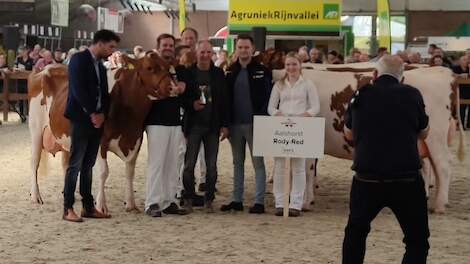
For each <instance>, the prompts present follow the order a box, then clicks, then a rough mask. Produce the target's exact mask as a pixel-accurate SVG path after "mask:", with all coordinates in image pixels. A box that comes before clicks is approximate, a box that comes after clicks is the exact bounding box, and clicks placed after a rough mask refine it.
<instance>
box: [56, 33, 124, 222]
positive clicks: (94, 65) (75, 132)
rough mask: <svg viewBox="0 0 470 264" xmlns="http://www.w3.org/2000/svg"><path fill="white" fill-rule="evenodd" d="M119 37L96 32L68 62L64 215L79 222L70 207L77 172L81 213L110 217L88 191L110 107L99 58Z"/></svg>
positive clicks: (113, 45) (83, 214) (113, 46)
mask: <svg viewBox="0 0 470 264" xmlns="http://www.w3.org/2000/svg"><path fill="white" fill-rule="evenodd" d="M119 41H120V39H119V37H118V36H117V35H116V34H114V33H113V32H112V31H109V30H100V31H98V32H96V34H95V36H94V38H93V44H92V45H91V46H90V48H88V49H86V50H84V51H82V52H79V53H77V54H75V55H74V56H73V57H72V59H71V60H70V64H69V93H68V99H67V105H66V108H65V117H67V118H68V119H69V120H70V123H71V141H72V145H71V148H70V154H71V156H70V162H69V167H68V169H67V173H66V175H65V184H64V185H65V186H64V215H63V219H64V220H67V221H71V222H82V221H83V220H82V218H81V217H79V216H77V215H76V214H75V212H74V210H73V203H74V200H75V198H74V193H75V187H76V185H77V177H78V173H79V172H80V195H81V196H82V203H83V210H82V213H81V216H82V217H90V218H109V217H110V216H109V215H105V214H103V213H102V212H100V211H98V210H97V209H96V208H95V206H94V204H93V196H92V194H91V181H92V170H93V166H94V165H95V161H96V156H97V154H98V148H99V146H100V141H101V136H102V134H103V122H104V121H105V118H106V114H107V112H108V109H109V94H108V80H107V77H106V69H105V68H104V66H103V64H102V63H101V60H102V59H103V58H107V57H108V56H109V55H111V54H112V53H113V51H114V49H115V47H116V45H117V43H118V42H119Z"/></svg>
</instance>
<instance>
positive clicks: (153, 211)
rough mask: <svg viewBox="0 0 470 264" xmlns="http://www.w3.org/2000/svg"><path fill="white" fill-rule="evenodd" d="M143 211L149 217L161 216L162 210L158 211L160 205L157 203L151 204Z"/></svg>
mask: <svg viewBox="0 0 470 264" xmlns="http://www.w3.org/2000/svg"><path fill="white" fill-rule="evenodd" d="M145 213H146V214H147V215H149V216H151V217H162V211H160V206H158V204H152V205H150V206H149V208H147V209H146V210H145Z"/></svg>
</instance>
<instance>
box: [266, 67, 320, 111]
mask: <svg viewBox="0 0 470 264" xmlns="http://www.w3.org/2000/svg"><path fill="white" fill-rule="evenodd" d="M279 111H280V112H281V113H282V114H283V115H284V116H301V115H302V114H304V113H305V112H307V113H309V114H310V115H311V116H316V115H318V114H319V113H320V99H319V97H318V92H317V87H316V86H315V84H313V82H311V81H310V80H305V79H304V78H303V77H302V75H301V76H300V77H299V79H298V80H297V82H295V83H294V85H291V84H290V83H289V81H288V80H287V78H286V79H285V80H279V81H277V82H276V83H275V84H274V87H273V90H272V92H271V97H270V98H269V105H268V113H269V114H270V115H276V114H277V113H278V112H279Z"/></svg>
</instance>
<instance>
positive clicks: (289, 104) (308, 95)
mask: <svg viewBox="0 0 470 264" xmlns="http://www.w3.org/2000/svg"><path fill="white" fill-rule="evenodd" d="M284 66H285V70H286V75H285V76H284V78H282V79H281V80H279V81H277V82H276V83H275V84H274V87H273V90H272V92H271V98H270V99H269V106H268V112H269V114H270V115H272V116H304V117H313V116H316V115H317V114H318V113H319V112H320V101H319V98H318V92H317V88H316V87H315V85H314V84H313V82H311V81H310V80H306V79H304V78H303V77H302V74H301V61H300V58H299V56H298V55H297V54H296V53H294V52H290V53H288V54H287V56H286V60H285V65H284ZM291 170H292V188H291V192H290V204H289V215H290V216H294V217H295V216H299V215H300V211H301V209H302V204H303V198H304V192H305V182H306V177H305V159H304V158H292V159H291ZM284 175H285V158H275V159H274V184H273V192H274V198H275V204H276V215H278V216H282V215H283V206H284V199H289V197H285V195H284V180H283V178H284Z"/></svg>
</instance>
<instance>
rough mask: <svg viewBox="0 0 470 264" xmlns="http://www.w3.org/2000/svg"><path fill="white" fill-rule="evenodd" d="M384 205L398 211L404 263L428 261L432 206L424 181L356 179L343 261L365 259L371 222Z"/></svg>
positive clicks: (353, 263)
mask: <svg viewBox="0 0 470 264" xmlns="http://www.w3.org/2000/svg"><path fill="white" fill-rule="evenodd" d="M384 207H389V208H390V209H391V210H392V212H393V213H394V214H395V216H396V218H397V220H398V222H399V223H400V227H401V229H402V231H403V233H404V235H405V236H404V239H403V242H404V243H405V245H406V251H405V255H404V256H403V260H402V264H423V263H426V259H427V255H428V250H429V242H428V238H429V227H428V208H427V201H426V193H425V190H424V182H423V180H422V178H421V176H420V175H419V177H417V179H416V180H415V181H412V182H394V183H371V182H363V181H360V180H358V179H354V180H353V182H352V187H351V197H350V213H349V220H348V225H347V226H346V230H345V237H344V241H343V264H360V263H363V261H364V255H365V252H366V239H367V235H368V234H369V231H370V223H371V222H372V220H374V218H375V217H376V216H377V214H378V213H379V212H380V211H381V210H382V208H384Z"/></svg>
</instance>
